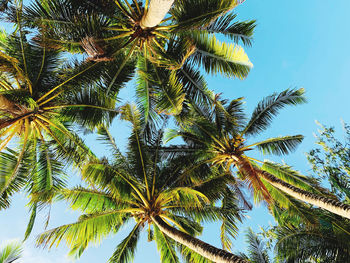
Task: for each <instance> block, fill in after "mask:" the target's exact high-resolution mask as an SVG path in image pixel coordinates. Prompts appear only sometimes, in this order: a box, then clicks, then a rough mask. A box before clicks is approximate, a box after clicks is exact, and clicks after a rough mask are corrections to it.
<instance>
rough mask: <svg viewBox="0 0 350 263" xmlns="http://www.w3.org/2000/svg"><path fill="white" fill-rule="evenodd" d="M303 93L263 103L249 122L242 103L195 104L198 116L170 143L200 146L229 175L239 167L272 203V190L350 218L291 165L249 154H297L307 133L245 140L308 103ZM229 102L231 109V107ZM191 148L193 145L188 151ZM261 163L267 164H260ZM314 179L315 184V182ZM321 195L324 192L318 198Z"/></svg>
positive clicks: (274, 97) (293, 92)
mask: <svg viewBox="0 0 350 263" xmlns="http://www.w3.org/2000/svg"><path fill="white" fill-rule="evenodd" d="M303 94H304V90H303V89H298V90H285V91H283V92H281V93H279V94H273V95H271V96H269V97H267V98H265V99H263V100H262V101H261V102H260V103H259V104H258V106H257V107H256V109H255V110H254V112H253V114H252V116H251V118H250V120H249V121H248V122H245V120H244V115H243V111H242V109H241V104H242V102H241V99H238V100H233V101H231V102H230V103H229V104H227V101H220V100H219V98H217V101H216V102H215V104H214V110H211V109H206V108H204V107H202V108H201V107H197V106H193V108H194V110H193V111H194V112H195V114H194V115H193V116H192V118H191V117H190V119H189V120H187V123H188V125H182V127H181V129H180V130H179V131H177V130H174V131H172V132H171V133H170V134H169V136H168V137H169V139H171V138H174V137H177V136H182V137H183V139H184V140H185V141H186V142H187V143H188V144H189V146H190V147H196V148H201V149H202V152H201V153H200V154H199V158H200V159H201V160H202V161H203V160H204V161H203V162H208V163H212V164H214V165H218V166H223V167H225V168H226V170H227V171H230V169H231V168H232V167H236V168H237V169H238V172H239V173H238V174H239V176H240V178H241V179H243V180H245V181H246V182H248V186H249V187H250V188H253V189H254V193H255V197H256V199H257V200H260V199H262V198H263V199H265V200H266V201H267V202H269V203H271V201H272V200H271V190H269V189H271V186H272V187H273V188H275V189H277V190H278V191H275V194H278V195H281V193H286V194H288V195H290V196H292V197H293V198H296V199H298V200H301V201H304V202H307V203H310V204H313V205H316V206H319V207H321V208H323V209H326V210H328V211H331V212H333V213H336V214H339V215H341V216H344V217H347V218H350V206H349V205H347V204H343V203H341V202H338V201H337V200H336V198H335V197H334V196H332V195H329V196H330V197H331V198H334V199H331V198H329V197H326V196H325V195H319V194H320V191H319V190H317V188H318V186H317V184H316V182H315V181H314V180H311V179H309V178H307V177H304V176H301V175H300V174H297V173H295V172H292V171H291V170H290V169H289V167H284V166H282V165H278V164H274V163H271V162H266V161H265V162H262V161H259V160H257V159H255V158H252V157H249V156H247V155H246V153H247V152H249V151H251V150H253V149H254V148H255V149H258V150H260V151H261V152H262V153H264V154H277V155H283V154H287V153H289V152H290V151H291V150H294V149H295V148H296V146H297V145H298V144H299V143H300V142H301V141H302V139H303V136H302V135H295V136H283V137H276V138H270V139H267V140H263V141H260V142H257V143H252V144H246V138H248V137H249V136H252V135H258V134H260V133H261V132H262V131H264V130H265V129H266V128H267V127H268V126H269V125H270V124H271V120H272V118H273V117H274V116H275V115H276V114H277V113H278V111H279V110H280V109H281V108H283V107H284V106H287V105H298V104H300V103H304V102H305V98H304V96H303ZM226 104H227V105H226ZM187 148H188V147H187ZM259 163H262V164H263V165H262V166H259ZM310 180H311V181H310ZM317 193H319V194H317Z"/></svg>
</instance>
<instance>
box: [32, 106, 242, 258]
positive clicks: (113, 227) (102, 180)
mask: <svg viewBox="0 0 350 263" xmlns="http://www.w3.org/2000/svg"><path fill="white" fill-rule="evenodd" d="M121 112H122V113H121V116H122V118H123V119H125V120H127V121H129V122H131V123H132V127H133V129H132V135H131V136H130V138H129V144H128V149H127V153H126V154H122V153H121V152H120V151H119V149H118V148H117V147H116V145H115V141H114V139H113V137H112V136H111V135H110V133H109V131H108V130H107V129H105V128H101V129H100V134H101V136H103V137H104V138H105V139H106V143H107V145H108V146H109V147H110V148H111V150H112V151H113V156H112V159H110V160H109V159H106V158H104V159H102V160H97V159H95V160H94V161H92V162H90V163H88V164H87V165H86V166H85V168H84V170H83V178H84V179H85V180H86V181H87V182H88V183H89V184H91V185H94V187H95V188H94V189H95V190H91V189H86V188H83V187H77V188H74V189H72V190H64V191H62V194H61V197H62V198H63V199H65V200H67V201H68V202H70V205H71V206H72V208H73V209H78V210H80V211H82V212H83V213H84V214H83V215H82V216H80V218H79V220H78V221H77V222H76V223H73V224H68V225H64V226H60V227H58V228H55V229H52V230H49V231H47V232H45V233H43V234H42V235H41V236H40V238H39V239H38V243H39V244H42V245H44V246H49V247H51V246H52V245H54V244H59V243H60V241H61V240H62V239H65V240H66V243H67V245H68V246H69V247H70V248H71V253H73V254H77V255H80V254H81V253H82V252H83V251H84V249H85V248H86V247H87V246H88V244H89V243H91V242H100V241H101V240H102V239H103V238H104V237H106V236H107V235H110V234H116V233H117V232H118V230H119V229H120V228H121V226H122V225H124V224H127V223H131V221H132V220H131V219H134V221H135V225H134V227H133V228H132V231H131V232H130V234H129V235H128V236H127V237H126V238H125V239H124V240H123V241H122V242H121V243H120V244H119V245H118V246H117V247H116V250H115V251H114V253H113V255H112V257H111V258H110V262H130V260H132V258H133V255H134V253H135V250H136V245H137V241H138V239H139V236H140V232H141V230H142V229H144V228H146V226H147V225H148V235H149V239H150V240H155V241H156V243H157V247H158V249H159V251H160V255H161V260H162V262H179V256H178V254H177V252H176V248H178V249H180V251H183V252H182V254H183V255H186V257H187V258H189V259H190V258H197V259H198V258H201V256H200V255H198V254H196V253H194V252H191V251H189V250H188V249H186V248H185V247H183V246H182V245H181V244H179V243H177V242H175V241H174V240H172V239H170V238H169V237H167V235H165V234H164V233H163V232H162V231H160V229H159V227H158V226H157V224H154V218H157V220H158V221H159V220H161V222H163V223H164V224H166V225H169V226H173V225H174V226H175V227H176V228H177V229H179V230H180V231H182V232H184V233H188V234H190V235H197V234H199V233H200V232H201V231H202V227H201V225H200V224H199V223H200V222H203V221H206V222H211V221H216V220H219V221H222V224H223V225H222V228H221V237H222V240H223V244H224V245H225V246H226V247H227V248H229V246H230V244H231V243H230V238H231V237H232V236H234V235H235V233H236V231H237V227H236V223H237V222H238V221H240V220H241V217H242V210H240V209H239V208H238V205H237V200H236V199H235V198H234V195H233V193H232V191H231V189H230V187H228V186H227V183H228V181H229V180H230V179H229V177H227V176H222V175H221V174H220V172H219V171H218V170H217V169H210V168H209V167H208V166H207V165H206V164H204V165H202V166H199V167H197V168H196V167H192V166H191V161H192V160H191V158H190V156H189V155H187V156H185V157H186V158H184V154H183V153H177V152H176V151H174V152H173V153H172V154H168V153H167V154H164V153H163V152H162V151H159V150H157V149H159V147H160V144H161V136H162V132H160V133H159V132H155V133H154V134H153V136H151V137H148V139H146V138H145V136H143V135H142V129H141V119H140V113H139V112H138V111H136V110H135V108H133V107H132V106H130V105H126V106H124V107H122V108H121ZM185 155H186V154H185ZM214 182H215V185H216V186H217V187H213V185H214V184H213V183H214ZM220 186H221V187H220ZM223 187H224V188H223ZM219 189H220V191H219ZM222 189H225V191H222ZM204 193H205V194H204ZM220 200H221V201H222V204H221V206H216V205H214V202H217V201H220Z"/></svg>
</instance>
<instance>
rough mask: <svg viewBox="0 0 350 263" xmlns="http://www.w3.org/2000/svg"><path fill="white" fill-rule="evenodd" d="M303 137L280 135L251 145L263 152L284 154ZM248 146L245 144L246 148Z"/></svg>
mask: <svg viewBox="0 0 350 263" xmlns="http://www.w3.org/2000/svg"><path fill="white" fill-rule="evenodd" d="M303 139H304V136H303V135H293V136H281V137H275V138H270V139H267V140H264V141H260V142H258V143H256V144H253V146H255V147H257V148H258V149H259V150H260V151H261V152H262V153H263V154H276V155H285V154H289V153H290V152H291V151H294V150H295V149H296V147H297V146H298V145H299V144H300V143H301V142H302V141H303ZM249 147H250V146H247V148H249Z"/></svg>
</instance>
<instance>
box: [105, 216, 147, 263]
mask: <svg viewBox="0 0 350 263" xmlns="http://www.w3.org/2000/svg"><path fill="white" fill-rule="evenodd" d="M141 229H142V226H141V224H140V223H138V224H136V225H135V226H134V228H133V229H132V230H131V232H130V234H129V235H128V236H127V237H126V238H124V239H123V241H122V242H121V243H120V244H119V245H118V246H117V248H116V251H115V252H114V253H113V255H112V257H111V258H110V259H109V260H108V262H111V263H117V262H118V263H119V262H120V263H127V262H130V261H132V260H133V258H134V254H135V251H136V245H137V241H138V239H139V237H140V232H141Z"/></svg>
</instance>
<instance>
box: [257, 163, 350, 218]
mask: <svg viewBox="0 0 350 263" xmlns="http://www.w3.org/2000/svg"><path fill="white" fill-rule="evenodd" d="M256 170H257V173H258V174H259V175H260V176H261V177H262V178H264V179H265V180H266V181H267V182H268V183H270V184H271V185H273V186H274V187H276V188H277V189H279V190H281V191H283V192H285V193H287V194H289V195H290V196H292V197H294V198H296V199H299V200H301V201H304V202H307V203H309V204H312V205H315V206H318V207H320V208H323V209H325V210H328V211H329V212H332V213H334V214H337V215H340V216H343V217H345V218H348V219H350V205H347V204H343V203H342V202H339V201H337V200H333V199H330V198H327V197H323V196H320V195H317V194H313V193H310V192H308V191H305V190H302V189H300V188H298V187H295V186H293V185H290V184H288V183H286V182H285V181H282V180H281V179H279V178H277V177H275V176H273V175H272V174H270V173H268V172H266V171H263V170H260V169H256Z"/></svg>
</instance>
